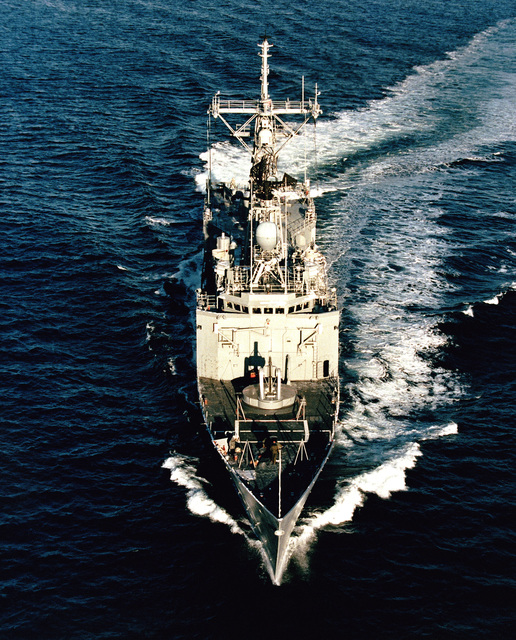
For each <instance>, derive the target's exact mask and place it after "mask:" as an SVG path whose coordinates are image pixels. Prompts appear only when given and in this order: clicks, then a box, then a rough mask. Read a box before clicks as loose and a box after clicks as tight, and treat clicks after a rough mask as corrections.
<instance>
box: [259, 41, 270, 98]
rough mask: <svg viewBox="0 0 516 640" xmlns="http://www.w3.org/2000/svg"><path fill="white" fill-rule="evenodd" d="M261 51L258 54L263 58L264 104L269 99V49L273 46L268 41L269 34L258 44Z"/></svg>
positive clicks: (261, 77)
mask: <svg viewBox="0 0 516 640" xmlns="http://www.w3.org/2000/svg"><path fill="white" fill-rule="evenodd" d="M258 46H259V47H260V49H261V52H260V53H259V54H258V55H259V56H260V58H261V59H262V74H261V76H260V79H261V81H262V104H263V103H264V102H265V101H266V100H268V99H269V65H268V64H267V60H268V58H269V57H270V56H269V49H270V48H271V47H272V46H273V45H272V44H269V42H268V41H267V36H265V37H264V39H263V42H262V43H261V44H259V45H258Z"/></svg>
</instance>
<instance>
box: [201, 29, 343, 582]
mask: <svg viewBox="0 0 516 640" xmlns="http://www.w3.org/2000/svg"><path fill="white" fill-rule="evenodd" d="M258 46H259V53H258V55H259V56H260V57H261V77H260V79H261V95H260V98H259V99H255V100H235V99H231V100H229V99H228V100H224V99H222V98H221V97H220V94H219V93H217V95H215V96H214V97H213V99H212V102H211V105H210V107H209V109H208V130H209V131H211V128H212V120H218V121H222V122H223V123H224V124H225V125H226V127H227V129H228V130H229V132H230V134H231V136H232V137H233V138H234V139H236V140H237V141H238V142H239V143H240V144H241V145H242V146H243V147H244V148H245V149H246V150H247V151H248V152H249V154H250V160H251V169H250V174H249V177H248V179H247V180H246V183H245V184H238V182H237V180H236V178H231V179H230V180H229V181H228V182H225V183H217V182H215V181H214V180H213V176H212V162H211V151H210V149H211V139H210V137H208V155H209V158H210V160H209V162H208V168H209V171H208V180H207V189H206V199H205V207H204V215H203V232H204V258H203V268H202V282H201V288H200V289H198V290H197V310H196V325H197V328H196V334H197V379H198V391H199V398H200V405H201V408H202V413H203V419H204V421H205V423H206V427H207V429H208V432H209V435H210V437H211V441H212V443H213V446H214V448H215V451H216V452H217V455H219V456H220V458H221V459H222V461H223V463H224V465H225V466H226V468H227V471H228V472H229V474H230V476H231V478H232V480H233V482H234V484H235V487H236V490H237V491H238V494H239V496H240V499H241V501H242V503H243V506H244V508H245V510H246V512H247V515H248V518H249V520H250V523H251V526H252V528H253V530H254V533H255V535H256V537H257V538H258V540H259V541H260V542H261V545H262V548H263V556H264V558H265V562H266V565H267V569H268V571H269V574H270V576H271V579H272V581H273V583H275V584H280V583H281V579H282V576H283V573H284V571H285V569H286V566H287V564H288V561H289V557H290V550H289V540H290V537H291V534H292V531H293V529H294V527H295V524H296V521H297V519H298V517H299V515H300V513H301V511H302V509H303V507H304V505H305V502H306V500H307V498H308V495H309V494H310V492H311V490H312V488H313V486H314V484H315V482H316V481H317V478H318V476H319V474H320V472H321V470H322V469H323V467H324V465H325V463H326V461H327V459H328V456H329V455H330V452H331V449H332V445H333V442H334V434H335V425H336V420H337V415H338V409H339V379H338V363H339V315H340V314H339V309H338V305H337V296H336V290H335V288H330V287H329V284H328V275H327V266H326V260H325V258H324V256H323V255H322V253H321V252H320V251H319V249H318V247H317V245H316V237H315V234H316V212H315V206H314V200H313V198H312V196H311V193H310V183H309V180H308V179H307V178H306V170H305V176H304V177H303V176H302V177H299V176H298V177H293V176H291V175H289V174H288V173H279V171H278V155H279V153H280V151H282V149H284V147H285V146H286V145H287V144H288V143H289V142H290V141H291V140H292V139H293V138H295V137H296V136H298V134H299V133H300V132H301V130H302V129H303V128H304V127H305V125H307V123H309V122H314V123H315V121H316V119H317V118H318V116H319V115H320V114H321V109H320V106H319V103H318V91H317V86H316V87H315V93H314V97H313V98H309V99H306V98H305V95H304V93H305V90H304V79H303V81H302V89H301V99H300V100H296V101H291V100H289V99H286V100H283V101H276V100H272V99H271V97H270V96H269V66H268V59H269V57H270V54H269V49H270V48H271V47H272V46H273V45H272V44H271V43H269V42H268V40H267V38H264V39H263V41H262V42H261V44H259V45H258ZM235 122H240V123H239V124H235Z"/></svg>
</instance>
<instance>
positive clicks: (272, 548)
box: [231, 447, 331, 585]
mask: <svg viewBox="0 0 516 640" xmlns="http://www.w3.org/2000/svg"><path fill="white" fill-rule="evenodd" d="M330 451H331V447H330V450H329V451H328V456H327V457H326V459H325V460H324V462H323V464H322V465H321V467H320V468H319V470H318V471H317V472H316V475H315V476H314V477H313V479H312V481H311V482H310V484H309V485H308V486H307V488H306V490H305V491H304V493H303V494H302V495H301V496H300V497H299V499H298V501H297V503H296V504H295V505H294V506H293V507H292V508H291V509H290V511H289V512H288V513H287V514H286V515H285V516H284V517H282V518H277V517H276V516H274V515H273V514H272V513H271V512H270V511H269V510H268V509H267V508H266V507H265V506H264V505H263V504H262V503H261V502H260V501H259V500H258V499H257V498H256V496H255V495H254V494H253V493H252V492H251V491H249V489H248V488H247V487H246V485H245V484H244V483H243V482H242V481H241V480H240V478H239V477H238V475H237V474H236V473H234V472H233V470H231V475H232V478H233V482H234V483H235V487H236V489H237V491H238V494H239V496H240V499H241V501H242V504H243V505H244V508H245V511H246V513H247V515H248V517H249V521H250V523H251V526H252V528H253V531H254V533H255V535H256V537H257V538H258V540H259V541H260V542H261V544H262V549H263V557H264V560H265V564H266V566H267V569H268V571H269V574H270V577H271V580H272V582H273V584H275V585H280V584H281V580H282V577H283V573H284V572H285V569H286V568H287V565H288V561H289V559H290V553H291V549H290V545H289V543H290V539H291V535H292V531H293V529H294V527H295V525H296V522H297V520H298V518H299V516H300V514H301V511H302V510H303V508H304V506H305V503H306V501H307V499H308V496H309V495H310V493H311V491H312V488H313V486H314V484H315V483H316V481H317V478H318V477H319V474H320V473H321V471H322V469H323V467H324V464H325V463H326V460H327V459H328V457H329V455H330Z"/></svg>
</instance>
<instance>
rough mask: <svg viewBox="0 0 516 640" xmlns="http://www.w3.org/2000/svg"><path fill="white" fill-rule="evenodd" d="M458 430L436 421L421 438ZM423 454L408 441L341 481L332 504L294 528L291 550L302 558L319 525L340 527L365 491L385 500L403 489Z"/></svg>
mask: <svg viewBox="0 0 516 640" xmlns="http://www.w3.org/2000/svg"><path fill="white" fill-rule="evenodd" d="M457 433H458V427H457V425H456V424H455V423H450V424H447V425H444V426H443V425H438V426H434V427H432V428H430V429H428V430H427V433H426V435H424V436H422V437H421V440H430V439H434V438H439V437H444V436H450V435H455V434H457ZM422 455H423V454H422V452H421V448H420V445H419V443H418V442H409V443H407V444H406V445H404V446H403V447H401V449H400V450H398V451H396V452H394V453H392V452H391V453H390V454H389V455H388V457H387V459H386V460H385V461H384V462H382V463H381V464H380V465H379V466H377V467H376V468H374V469H372V470H369V471H365V472H363V473H361V474H359V475H357V476H355V477H352V478H348V479H346V480H343V481H341V482H340V483H339V486H338V487H337V491H336V493H335V498H334V503H333V505H332V506H331V507H330V508H329V509H326V511H323V512H321V513H315V514H314V515H312V516H311V517H310V518H309V519H307V520H306V521H305V522H304V523H303V524H301V525H300V526H298V527H297V528H296V532H295V533H296V535H295V537H293V539H292V545H291V547H292V553H293V554H294V555H295V556H298V557H301V558H302V556H303V555H305V554H306V552H307V550H308V549H309V547H310V545H311V543H312V541H313V540H314V538H315V537H316V535H317V532H318V531H319V530H320V529H323V528H326V527H340V526H342V525H344V524H346V523H348V522H351V520H352V519H353V515H354V513H355V510H356V509H357V508H359V507H361V506H363V505H364V503H365V501H366V497H367V494H374V495H377V496H378V497H380V498H382V499H384V500H387V499H389V498H390V497H391V494H392V493H394V492H397V491H406V490H407V485H406V472H407V470H408V469H412V468H414V467H415V465H416V462H417V459H418V458H419V457H420V456H422Z"/></svg>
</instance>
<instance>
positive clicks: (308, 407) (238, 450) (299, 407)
mask: <svg viewBox="0 0 516 640" xmlns="http://www.w3.org/2000/svg"><path fill="white" fill-rule="evenodd" d="M246 382H247V383H248V382H249V381H248V380H247V381H243V380H235V381H219V380H211V379H207V378H200V379H199V389H200V394H201V402H202V405H203V413H204V416H205V420H206V423H207V425H208V428H209V431H210V433H211V436H212V438H213V441H214V443H215V445H216V446H217V447H218V449H219V452H220V453H221V455H222V456H223V457H224V459H225V460H226V463H227V464H228V466H229V467H231V468H232V469H233V471H234V472H235V473H236V475H238V477H239V479H240V480H241V481H242V482H243V483H244V484H245V485H246V486H247V487H248V488H249V490H250V491H251V492H252V493H253V494H254V495H255V496H256V497H257V498H258V499H259V500H260V501H261V502H262V503H263V504H264V505H266V506H267V508H268V509H270V511H271V513H277V511H278V510H282V512H283V513H285V512H287V511H288V510H289V509H290V508H291V507H292V506H294V504H295V503H296V502H297V500H298V499H299V497H300V495H302V494H303V493H304V491H305V490H306V487H307V485H308V484H310V482H311V479H312V478H313V476H314V475H315V474H316V473H317V471H318V470H319V468H320V466H321V465H322V463H323V461H324V460H325V458H326V456H327V454H328V451H329V449H330V448H331V444H332V442H333V429H334V418H335V412H336V408H337V400H336V386H335V385H336V381H335V380H334V379H331V378H328V379H323V380H318V381H314V382H312V381H301V382H291V383H290V385H291V386H293V387H294V388H295V389H296V392H297V394H298V399H297V400H296V402H295V404H294V406H291V407H288V408H285V409H281V410H279V411H275V412H263V411H259V410H253V409H252V408H251V407H248V406H246V405H243V411H242V403H241V402H239V398H240V397H241V389H242V388H243V386H245V383H246ZM235 434H236V435H238V436H239V438H238V442H236V443H233V446H232V444H231V439H232V437H233V436H234V435H235ZM275 442H276V443H277V444H278V445H279V451H274V449H273V446H272V445H273V443H275ZM280 471H281V487H282V488H281V490H280V480H279V475H280ZM280 492H281V493H282V497H281V501H280ZM280 502H281V504H280Z"/></svg>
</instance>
